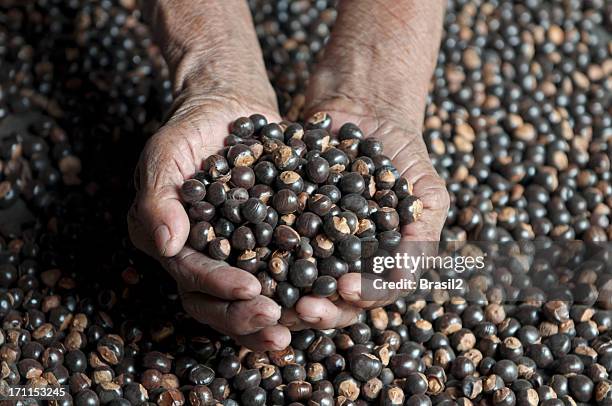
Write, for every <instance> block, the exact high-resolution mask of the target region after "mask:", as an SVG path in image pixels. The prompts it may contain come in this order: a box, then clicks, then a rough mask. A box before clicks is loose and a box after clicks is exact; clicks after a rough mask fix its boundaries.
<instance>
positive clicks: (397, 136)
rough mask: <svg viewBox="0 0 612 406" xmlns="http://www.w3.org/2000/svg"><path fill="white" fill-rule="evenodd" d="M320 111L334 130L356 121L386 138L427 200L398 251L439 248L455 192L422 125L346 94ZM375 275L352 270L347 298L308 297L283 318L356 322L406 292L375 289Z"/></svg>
mask: <svg viewBox="0 0 612 406" xmlns="http://www.w3.org/2000/svg"><path fill="white" fill-rule="evenodd" d="M317 111H323V112H326V113H328V114H330V115H331V117H332V132H337V131H338V130H339V128H340V126H341V125H342V124H344V123H347V122H352V123H354V124H357V125H358V126H359V127H360V128H361V129H362V131H363V132H364V134H365V135H366V137H375V138H378V139H380V140H381V141H382V142H383V144H384V152H383V153H384V154H385V155H387V156H388V157H389V158H391V159H392V161H393V164H394V165H395V167H396V168H397V170H398V171H399V173H400V174H401V176H403V177H405V178H407V179H408V181H410V182H411V183H412V185H413V195H415V196H416V197H418V198H419V199H420V200H421V201H422V203H423V212H422V215H421V217H420V219H419V220H418V221H415V222H413V223H410V224H408V225H405V226H403V227H402V228H401V230H400V231H401V234H402V243H401V244H400V247H399V250H398V251H400V252H402V251H403V252H407V253H409V254H412V255H421V254H425V255H431V254H434V253H435V252H434V251H435V250H436V249H437V242H438V241H439V239H440V233H441V231H442V227H443V226H444V222H445V220H446V216H447V213H448V208H449V196H448V192H447V190H446V186H445V182H444V181H443V180H442V179H441V178H440V176H438V174H437V172H436V171H435V169H434V167H433V165H432V163H431V160H430V159H429V155H428V152H427V148H426V146H425V143H424V141H423V138H422V136H421V133H420V131H419V129H417V128H412V127H411V126H410V124H409V123H408V124H407V123H406V122H404V121H403V120H401V119H398V120H395V119H394V118H392V117H388V116H385V115H382V114H374V113H372V111H373V110H372V109H370V108H368V107H364V106H362V105H360V104H358V103H355V102H353V101H351V100H348V99H343V98H341V99H337V100H334V101H331V102H325V103H322V104H319V105H315V107H314V108H313V109H311V110H310V112H311V113H312V112H317ZM413 127H414V126H413ZM416 277H417V275H415V274H414V273H412V272H410V271H409V270H407V269H394V270H393V271H392V272H391V273H390V275H389V276H388V278H390V279H392V280H400V279H403V278H407V279H411V280H415V278H416ZM372 281H373V280H372V279H368V278H363V277H362V274H360V273H348V274H346V275H344V276H342V277H341V278H340V279H339V281H338V293H339V295H340V297H341V300H337V301H335V302H332V301H331V300H329V299H326V298H317V297H314V296H307V297H304V298H302V299H300V300H299V301H298V303H297V304H296V306H295V308H294V309H292V310H290V311H285V312H284V314H283V317H282V319H281V322H282V323H284V324H286V325H288V326H289V328H291V329H302V328H307V327H310V328H321V329H326V328H332V327H344V326H347V325H350V324H353V323H355V322H356V321H357V319H358V317H359V313H360V312H361V311H363V310H364V309H370V308H374V307H379V306H384V305H387V304H389V303H392V302H393V301H395V300H396V299H397V298H398V297H399V296H400V295H401V294H402V293H405V292H402V291H400V290H396V289H393V290H389V289H383V290H376V289H373V288H372ZM366 284H367V285H368V286H365V285H366ZM364 292H367V294H365V293H364Z"/></svg>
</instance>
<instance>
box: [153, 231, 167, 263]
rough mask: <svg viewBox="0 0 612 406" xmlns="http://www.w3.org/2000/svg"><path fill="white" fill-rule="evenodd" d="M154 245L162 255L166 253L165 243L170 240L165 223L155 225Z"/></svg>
mask: <svg viewBox="0 0 612 406" xmlns="http://www.w3.org/2000/svg"><path fill="white" fill-rule="evenodd" d="M154 238H155V245H157V249H158V250H159V252H160V253H161V254H162V255H164V256H165V255H166V250H167V247H166V244H168V241H170V229H169V228H168V226H166V225H165V224H162V225H161V226H159V227H157V228H156V229H155V233H154Z"/></svg>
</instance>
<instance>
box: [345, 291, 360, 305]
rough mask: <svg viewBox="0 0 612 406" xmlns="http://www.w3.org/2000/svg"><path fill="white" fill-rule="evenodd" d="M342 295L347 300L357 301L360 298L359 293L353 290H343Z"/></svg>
mask: <svg viewBox="0 0 612 406" xmlns="http://www.w3.org/2000/svg"><path fill="white" fill-rule="evenodd" d="M341 296H342V298H343V299H344V300H346V301H347V302H356V301H358V300H359V294H358V293H357V292H353V291H350V290H349V291H346V292H342V294H341Z"/></svg>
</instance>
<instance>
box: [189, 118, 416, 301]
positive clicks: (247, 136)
mask: <svg viewBox="0 0 612 406" xmlns="http://www.w3.org/2000/svg"><path fill="white" fill-rule="evenodd" d="M331 126H332V118H331V117H330V116H329V115H327V114H325V113H320V114H315V115H314V116H313V117H312V118H311V119H309V120H308V121H307V122H306V124H305V126H304V127H303V126H302V125H300V124H298V123H281V124H277V123H268V122H267V120H266V118H265V117H264V116H262V115H260V114H254V115H252V116H251V117H240V118H238V119H236V121H234V123H233V124H232V126H231V130H230V131H231V132H230V135H229V137H228V143H229V144H230V146H229V148H227V149H226V151H224V154H223V155H211V156H209V157H208V158H206V159H205V160H204V163H203V165H202V169H203V170H202V171H201V172H197V173H196V174H195V175H194V177H193V178H192V179H188V180H187V181H185V183H183V185H182V187H181V197H182V199H183V201H184V202H185V203H187V204H188V209H187V210H188V212H189V216H190V218H191V221H192V225H191V231H190V235H189V240H188V243H189V245H191V247H192V248H194V249H196V250H198V251H202V252H205V253H207V254H208V256H209V257H211V258H214V259H217V260H223V261H227V262H228V263H230V264H232V265H235V266H237V267H238V268H241V269H244V270H245V271H247V272H250V273H252V274H256V275H257V278H258V280H259V281H260V282H261V285H262V287H263V289H262V292H263V293H262V294H263V295H265V296H268V297H271V298H275V299H277V301H278V302H279V303H280V304H281V305H282V306H283V307H285V308H291V307H293V306H294V305H295V303H296V302H297V301H298V300H299V298H300V295H301V294H302V295H303V294H305V293H310V292H311V293H312V294H314V295H315V296H318V297H333V296H334V295H335V296H336V297H337V295H336V287H337V283H336V280H337V279H338V278H340V277H342V276H343V275H345V274H346V273H348V272H362V268H363V269H364V270H367V269H370V267H368V266H366V265H364V264H365V263H367V262H368V261H370V260H371V259H372V258H373V257H374V256H386V255H389V254H392V253H393V252H395V251H396V250H397V248H398V246H399V244H400V241H401V237H402V236H401V234H400V232H399V229H400V226H404V225H407V224H410V223H412V222H414V221H418V219H419V218H420V216H421V214H422V211H423V203H422V202H421V200H419V199H418V198H417V197H415V196H414V195H412V185H411V184H410V182H408V180H407V179H406V178H404V177H400V174H399V173H398V171H397V169H396V168H395V167H394V166H393V163H392V162H391V159H390V158H389V157H387V156H386V155H384V154H383V144H382V142H381V141H380V140H377V139H375V138H365V136H364V134H363V132H362V131H361V129H359V127H357V126H356V125H355V124H352V123H346V124H344V125H342V127H341V128H340V130H339V131H338V136H337V138H336V137H332V134H331V132H330V130H331Z"/></svg>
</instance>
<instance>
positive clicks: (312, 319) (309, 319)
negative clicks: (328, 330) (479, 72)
mask: <svg viewBox="0 0 612 406" xmlns="http://www.w3.org/2000/svg"><path fill="white" fill-rule="evenodd" d="M299 316H300V319H302V320H304V321H305V322H306V323H312V324H315V323H319V322H320V321H321V318H320V317H312V316H303V315H301V314H300V315H299Z"/></svg>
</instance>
